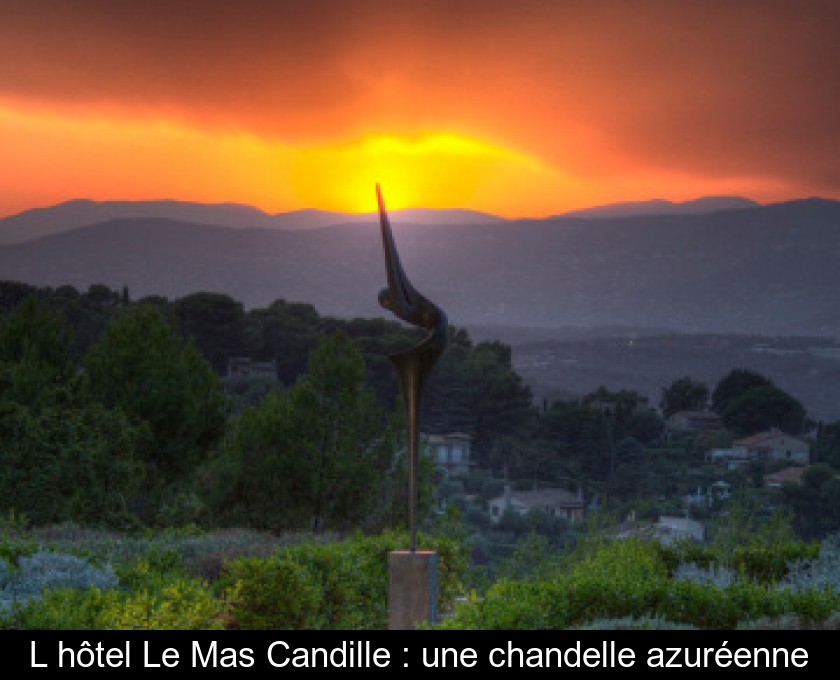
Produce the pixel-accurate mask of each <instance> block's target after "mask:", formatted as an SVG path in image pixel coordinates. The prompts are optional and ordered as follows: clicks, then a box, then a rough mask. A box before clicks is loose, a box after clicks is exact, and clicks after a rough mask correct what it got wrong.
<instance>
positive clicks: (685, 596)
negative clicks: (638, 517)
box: [436, 540, 840, 630]
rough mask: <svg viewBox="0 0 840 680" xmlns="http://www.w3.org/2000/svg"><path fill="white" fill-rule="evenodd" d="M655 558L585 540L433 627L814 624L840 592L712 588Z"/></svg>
mask: <svg viewBox="0 0 840 680" xmlns="http://www.w3.org/2000/svg"><path fill="white" fill-rule="evenodd" d="M664 554H665V555H668V552H667V551H666V552H665V553H664ZM662 556H663V553H662V552H661V551H660V547H659V546H658V545H657V544H655V543H651V544H647V543H644V542H641V541H635V540H627V541H614V542H612V543H603V544H597V545H590V546H587V547H586V549H584V550H581V551H579V552H577V553H576V554H575V556H574V557H573V559H571V560H569V561H568V564H567V567H566V570H565V571H563V572H560V573H557V574H556V575H554V576H553V577H543V578H530V579H523V580H520V581H504V580H503V581H499V582H497V583H495V584H494V585H492V586H490V587H489V588H488V589H487V591H486V593H485V594H484V596H483V597H478V596H472V597H470V598H468V600H467V601H466V602H465V603H464V604H462V605H460V606H459V607H458V608H457V609H456V611H455V612H454V614H453V615H452V616H451V617H449V618H447V619H445V620H444V621H442V622H440V624H438V625H437V626H436V628H439V629H453V630H455V629H495V630H537V629H555V630H560V629H568V628H580V627H582V626H585V625H587V624H590V623H591V622H593V621H599V620H604V621H605V620H620V619H639V620H646V619H656V620H660V619H661V620H664V621H668V622H671V623H672V624H673V625H675V626H690V627H695V628H700V629H712V630H727V629H734V628H736V627H737V626H738V625H743V624H744V623H745V622H749V621H761V620H778V619H780V617H784V616H785V615H790V616H795V617H796V618H797V620H798V621H801V622H803V623H804V624H807V625H811V626H816V625H817V624H818V623H819V622H825V621H828V620H830V619H831V617H832V616H833V613H834V612H837V611H840V594H838V593H837V592H835V591H832V590H829V589H802V590H794V589H791V588H779V587H776V586H775V585H769V584H761V583H758V582H757V581H752V580H739V581H736V582H734V583H731V584H730V585H727V586H725V587H718V586H716V585H715V584H714V583H711V582H706V583H701V582H697V581H692V580H677V579H674V578H672V577H671V575H670V574H669V572H668V568H667V560H666V559H663V557H662ZM695 556H696V555H695ZM767 563H772V562H770V561H768V562H765V564H767Z"/></svg>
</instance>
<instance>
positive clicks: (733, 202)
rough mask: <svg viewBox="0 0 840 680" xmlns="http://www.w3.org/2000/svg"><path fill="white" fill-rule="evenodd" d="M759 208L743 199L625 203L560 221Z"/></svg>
mask: <svg viewBox="0 0 840 680" xmlns="http://www.w3.org/2000/svg"><path fill="white" fill-rule="evenodd" d="M759 205H760V204H759V203H756V202H755V201H751V200H750V199H748V198H741V197H740V196H704V197H702V198H696V199H694V200H691V201H682V202H677V203H674V202H672V201H666V200H663V199H661V198H657V199H653V200H650V201H625V202H621V203H610V204H608V205H599V206H594V207H591V208H583V209H582V210H572V211H570V212H566V213H563V214H562V215H557V217H596V218H619V217H634V216H635V217H638V216H640V215H701V214H704V213H711V212H718V211H719V210H738V209H740V208H756V207H758V206H759Z"/></svg>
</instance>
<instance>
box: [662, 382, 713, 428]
mask: <svg viewBox="0 0 840 680" xmlns="http://www.w3.org/2000/svg"><path fill="white" fill-rule="evenodd" d="M708 400H709V388H708V387H707V386H706V384H705V383H702V382H699V381H696V380H692V379H691V378H689V377H688V376H685V377H682V378H679V379H678V380H675V381H674V382H672V383H671V384H670V385H669V386H668V387H665V388H663V389H662V397H661V399H660V401H659V407H660V408H661V409H662V415H664V416H665V417H666V418H668V417H669V416H671V415H673V414H674V413H676V412H677V411H702V410H703V409H704V408H705V407H706V403H707V402H708Z"/></svg>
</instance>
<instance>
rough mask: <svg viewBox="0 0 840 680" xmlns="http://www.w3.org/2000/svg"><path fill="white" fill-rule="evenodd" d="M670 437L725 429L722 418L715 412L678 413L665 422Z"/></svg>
mask: <svg viewBox="0 0 840 680" xmlns="http://www.w3.org/2000/svg"><path fill="white" fill-rule="evenodd" d="M665 428H666V431H667V433H668V435H669V436H671V435H675V434H676V435H679V434H697V433H700V432H713V431H715V430H720V429H722V428H723V422H722V421H721V418H720V416H719V415H718V414H717V413H714V412H713V411H677V412H676V413H673V414H671V416H670V417H669V418H668V420H667V421H666V422H665Z"/></svg>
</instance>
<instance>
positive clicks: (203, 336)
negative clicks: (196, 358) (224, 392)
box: [172, 292, 245, 375]
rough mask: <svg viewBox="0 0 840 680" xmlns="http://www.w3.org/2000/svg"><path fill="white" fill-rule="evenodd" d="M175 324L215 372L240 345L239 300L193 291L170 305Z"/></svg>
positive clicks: (241, 341) (241, 310)
mask: <svg viewBox="0 0 840 680" xmlns="http://www.w3.org/2000/svg"><path fill="white" fill-rule="evenodd" d="M172 312H173V314H174V316H175V318H176V319H177V323H178V328H179V330H180V332H181V334H182V335H183V336H184V337H185V338H191V339H192V340H193V342H195V345H196V347H197V348H198V349H199V350H200V351H201V353H202V354H203V355H204V358H205V359H207V361H208V362H209V363H210V366H212V367H213V370H214V371H216V373H218V374H220V375H221V374H223V373H224V372H225V370H226V369H227V360H228V358H230V357H231V356H235V355H237V354H240V353H241V351H242V347H243V339H242V328H243V322H244V318H245V316H244V311H243V309H242V303H241V302H237V301H236V300H234V299H233V298H231V297H230V296H229V295H225V294H223V293H207V292H200V293H193V294H192V295H187V296H186V297H182V298H180V299H179V300H176V301H175V302H174V303H173V305H172Z"/></svg>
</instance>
